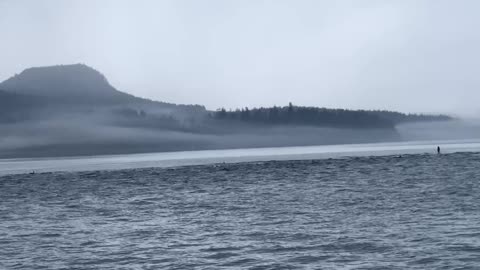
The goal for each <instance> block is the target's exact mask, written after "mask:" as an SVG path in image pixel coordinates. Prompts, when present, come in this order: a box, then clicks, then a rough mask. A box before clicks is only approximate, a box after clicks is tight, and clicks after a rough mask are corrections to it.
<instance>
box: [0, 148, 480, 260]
mask: <svg viewBox="0 0 480 270" xmlns="http://www.w3.org/2000/svg"><path fill="white" fill-rule="evenodd" d="M479 265H480V155H479V154H476V153H455V154H447V155H440V156H437V155H407V156H403V157H401V158H399V157H395V156H383V157H381V156H379V157H355V158H344V159H325V160H313V161H312V160H302V161H271V162H258V163H238V164H225V165H216V166H213V165H204V166H191V167H179V168H169V169H167V168H164V169H133V170H121V171H95V172H83V173H82V172H72V173H46V174H35V175H10V176H3V177H0V269H372V268H373V269H375V268H376V269H478V268H477V267H478V266H479Z"/></svg>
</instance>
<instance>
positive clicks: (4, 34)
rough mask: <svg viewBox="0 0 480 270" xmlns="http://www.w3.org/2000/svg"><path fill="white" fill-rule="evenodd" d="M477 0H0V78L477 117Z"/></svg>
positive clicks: (200, 98) (175, 97)
mask: <svg viewBox="0 0 480 270" xmlns="http://www.w3.org/2000/svg"><path fill="white" fill-rule="evenodd" d="M479 10H480V1H476V0H471V1H469V0H457V1H448V0H390V1H382V0H362V1H358V0H351V1H342V0H329V1H327V0H325V1H322V0H270V1H266V0H265V1H261V0H230V1H228V0H202V1H198V0H171V1H170V0H135V1H134V0H103V1H97V0H78V1H76V0H68V1H66V0H0V80H4V79H7V78H8V77H10V76H11V75H13V74H15V73H19V72H20V71H22V70H23V69H25V68H28V67H32V66H46V65H57V64H72V63H85V64H87V65H89V66H92V67H93V68H95V69H98V70H99V71H100V72H102V73H104V74H105V75H106V76H107V78H108V79H109V81H110V82H111V83H112V84H113V85H114V86H115V87H117V88H118V89H119V90H122V91H126V92H129V93H132V94H135V95H139V96H142V97H148V98H152V99H157V100H162V101H168V102H175V103H188V104H191V103H196V104H204V105H206V106H207V108H210V109H216V108H218V107H222V106H225V107H226V108H235V107H244V106H248V107H254V106H270V105H274V104H276V105H284V104H287V103H288V102H290V101H291V102H293V103H294V104H298V105H314V106H325V107H341V108H353V109H358V108H362V109H390V110H399V111H404V112H445V113H454V114H459V115H468V116H480V105H479V104H480V76H479V75H480V31H479V30H478V29H480V28H479V27H480V16H478V11H479Z"/></svg>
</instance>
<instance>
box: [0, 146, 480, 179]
mask: <svg viewBox="0 0 480 270" xmlns="http://www.w3.org/2000/svg"><path fill="white" fill-rule="evenodd" d="M437 145H441V146H442V152H444V153H453V152H456V151H467V152H472V151H480V141H478V140H463V141H459V140H455V141H432V142H423V141H422V142H400V143H374V144H346V145H322V146H304V147H275V148H252V149H229V150H209V151H187V152H166V153H149V154H130V155H112V156H94V157H77V158H53V159H52V158H40V159H16V160H15V159H14V160H1V159H0V175H5V174H13V173H28V172H32V171H35V172H54V171H89V170H116V169H132V168H149V167H173V166H186V165H201V164H214V163H222V162H227V163H237V162H252V161H267V160H305V159H322V158H338V157H345V156H372V155H395V154H418V153H436V148H437Z"/></svg>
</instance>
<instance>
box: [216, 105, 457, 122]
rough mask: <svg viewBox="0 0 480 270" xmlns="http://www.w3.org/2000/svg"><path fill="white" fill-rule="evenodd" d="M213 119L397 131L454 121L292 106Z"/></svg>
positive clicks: (224, 113) (222, 113)
mask: <svg viewBox="0 0 480 270" xmlns="http://www.w3.org/2000/svg"><path fill="white" fill-rule="evenodd" d="M212 117H213V118H214V119H218V120H224V121H242V122H249V123H258V124H270V125H308V126H320V127H337V128H393V127H395V125H397V124H400V123H407V122H422V121H424V122H431V121H448V120H452V118H451V117H450V116H447V115H425V114H404V113H399V112H391V111H367V110H345V109H327V108H318V107H302V106H293V105H292V104H291V103H290V104H289V106H284V107H277V106H274V107H271V108H254V109H248V108H244V109H237V110H235V111H227V110H225V109H223V108H222V109H219V110H217V111H216V112H214V113H212Z"/></svg>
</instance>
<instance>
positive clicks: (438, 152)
mask: <svg viewBox="0 0 480 270" xmlns="http://www.w3.org/2000/svg"><path fill="white" fill-rule="evenodd" d="M437 154H440V146H437Z"/></svg>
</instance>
